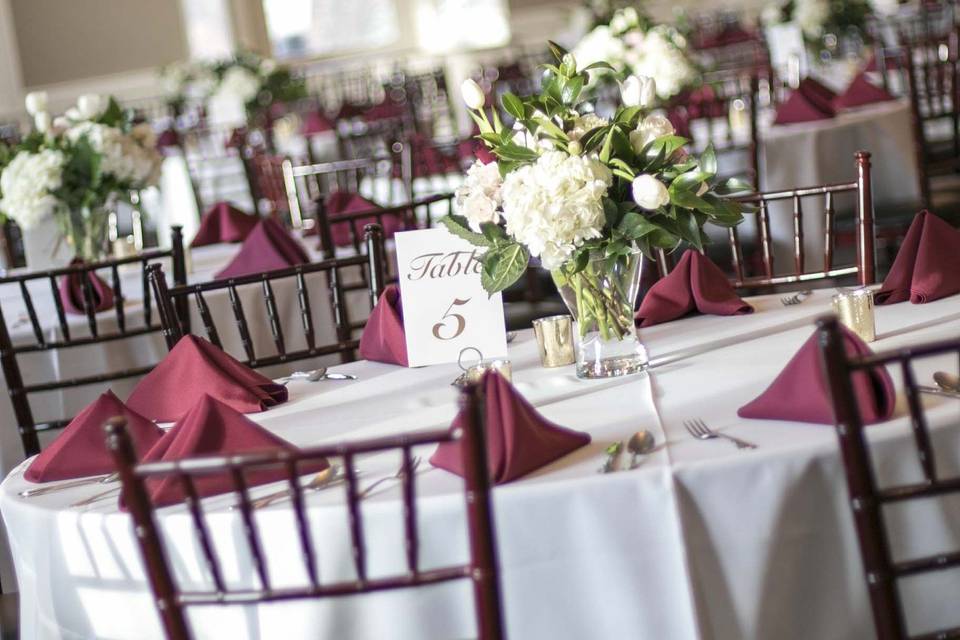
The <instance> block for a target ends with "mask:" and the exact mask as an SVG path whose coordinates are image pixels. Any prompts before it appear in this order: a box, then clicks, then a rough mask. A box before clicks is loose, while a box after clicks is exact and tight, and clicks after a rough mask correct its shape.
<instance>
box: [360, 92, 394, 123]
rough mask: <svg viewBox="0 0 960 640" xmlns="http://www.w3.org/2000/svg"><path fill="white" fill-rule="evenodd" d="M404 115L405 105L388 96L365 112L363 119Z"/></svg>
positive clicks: (381, 118) (368, 120)
mask: <svg viewBox="0 0 960 640" xmlns="http://www.w3.org/2000/svg"><path fill="white" fill-rule="evenodd" d="M403 115H404V109H403V105H402V104H400V103H397V102H394V101H393V100H391V99H390V98H386V99H384V100H383V102H381V103H379V104H375V105H373V106H372V107H370V108H369V109H366V110H365V111H364V112H363V119H364V120H366V121H367V122H373V121H375V120H390V119H392V118H399V117H401V116H403Z"/></svg>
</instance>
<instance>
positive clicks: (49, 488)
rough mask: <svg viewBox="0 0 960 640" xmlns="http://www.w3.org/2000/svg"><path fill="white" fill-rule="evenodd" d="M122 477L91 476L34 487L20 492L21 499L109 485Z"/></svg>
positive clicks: (112, 475)
mask: <svg viewBox="0 0 960 640" xmlns="http://www.w3.org/2000/svg"><path fill="white" fill-rule="evenodd" d="M119 478H120V476H119V475H118V474H116V473H111V474H109V475H100V476H91V477H89V478H78V479H76V480H67V481H65V482H58V483H57V484H51V485H44V486H42V487H34V488H32V489H24V490H23V491H21V492H20V494H19V495H20V497H21V498H33V497H36V496H44V495H47V494H48V493H56V492H57V491H64V490H66V489H73V488H74V487H82V486H85V485H88V484H109V483H111V482H116V481H117V480H119Z"/></svg>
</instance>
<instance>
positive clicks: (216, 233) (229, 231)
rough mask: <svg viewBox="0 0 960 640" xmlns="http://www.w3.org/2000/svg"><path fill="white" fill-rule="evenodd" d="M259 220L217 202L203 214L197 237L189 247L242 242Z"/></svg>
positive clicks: (226, 204) (228, 205)
mask: <svg viewBox="0 0 960 640" xmlns="http://www.w3.org/2000/svg"><path fill="white" fill-rule="evenodd" d="M259 220H260V218H259V217H257V216H255V215H250V214H249V213H246V212H244V211H241V210H240V209H237V208H236V207H234V206H233V205H232V204H230V203H229V202H224V201H221V202H218V203H216V204H215V205H213V206H212V207H210V208H209V209H207V211H206V213H204V214H203V219H202V220H200V228H199V229H198V230H197V235H195V236H194V237H193V241H192V242H191V243H190V246H191V247H203V246H206V245H209V244H218V243H221V242H243V241H244V240H245V239H246V237H247V236H248V235H250V232H251V231H253V228H254V227H256V226H257V222H258V221H259Z"/></svg>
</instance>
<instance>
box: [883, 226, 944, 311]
mask: <svg viewBox="0 0 960 640" xmlns="http://www.w3.org/2000/svg"><path fill="white" fill-rule="evenodd" d="M955 293H960V231H957V230H956V229H954V228H953V227H951V226H950V225H949V224H948V223H947V222H946V221H945V220H943V218H940V217H937V216H935V215H933V214H932V213H930V212H929V211H921V212H920V213H918V214H917V216H916V217H915V218H914V219H913V222H912V223H911V224H910V229H909V230H908V231H907V235H906V237H905V238H904V239H903V244H902V245H901V246H900V251H898V252H897V258H896V259H895V260H894V261H893V266H892V267H890V273H889V274H887V279H886V280H884V281H883V286H882V287H881V288H880V290H879V291H877V293H876V294H875V295H874V297H873V299H874V300H875V301H876V303H877V304H894V303H896V302H904V301H906V300H909V301H910V302H912V303H914V304H923V303H924V302H932V301H934V300H939V299H940V298H945V297H947V296H952V295H953V294H955Z"/></svg>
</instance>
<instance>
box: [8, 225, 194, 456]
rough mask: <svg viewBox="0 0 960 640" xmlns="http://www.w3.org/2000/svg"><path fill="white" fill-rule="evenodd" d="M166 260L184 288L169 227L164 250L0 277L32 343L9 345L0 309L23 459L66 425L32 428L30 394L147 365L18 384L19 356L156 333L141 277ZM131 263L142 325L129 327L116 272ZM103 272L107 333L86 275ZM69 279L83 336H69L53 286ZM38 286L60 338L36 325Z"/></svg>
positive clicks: (120, 375) (178, 242) (176, 238)
mask: <svg viewBox="0 0 960 640" xmlns="http://www.w3.org/2000/svg"><path fill="white" fill-rule="evenodd" d="M168 259H169V260H170V261H171V263H172V271H173V273H172V275H173V281H174V283H175V284H177V285H182V284H185V283H186V273H187V271H186V267H185V263H184V255H183V237H182V235H181V233H180V227H173V231H172V247H171V248H170V249H166V250H160V249H154V250H149V251H144V252H143V253H141V254H139V255H136V256H129V257H126V258H112V259H109V260H104V261H102V262H91V263H85V264H79V265H71V266H68V267H63V268H61V269H49V270H43V271H33V272H29V273H22V274H17V275H10V276H5V277H2V278H0V286H2V285H8V284H10V285H15V286H17V287H18V288H19V290H20V296H21V299H22V301H23V304H24V307H25V308H26V313H27V317H28V321H29V323H30V327H31V329H32V332H33V338H34V341H33V342H26V343H17V344H15V343H14V341H13V339H12V338H11V336H10V330H9V328H8V325H7V321H6V318H5V317H4V309H3V308H2V307H0V367H2V369H3V374H4V377H5V378H6V382H7V391H8V393H9V394H10V402H11V404H12V405H13V412H14V415H15V416H16V420H17V428H18V429H19V431H20V439H21V440H22V441H23V448H24V451H25V452H26V455H27V456H31V455H33V454H35V453H39V451H40V440H39V438H38V435H37V434H38V433H41V432H44V431H51V430H54V429H60V428H62V427H64V426H66V425H67V424H68V423H69V420H66V419H64V420H53V421H49V422H44V423H40V424H38V423H37V422H36V421H35V420H34V417H33V411H32V409H31V407H30V400H29V396H30V395H31V394H38V393H44V392H50V391H57V390H61V389H69V388H74V387H83V386H88V385H95V384H101V383H106V382H111V381H114V380H121V379H124V378H134V377H137V376H142V375H144V374H146V373H147V372H149V371H150V370H151V369H152V368H153V366H152V365H151V366H147V367H136V368H133V369H126V370H122V371H108V372H103V373H96V374H90V375H86V376H79V377H75V378H70V379H65V380H51V381H49V382H40V383H34V384H26V383H24V379H23V375H22V372H21V366H20V363H19V360H18V358H19V357H20V356H23V355H25V354H35V353H39V352H44V351H52V350H55V349H70V348H74V347H83V346H89V345H93V344H107V343H110V342H115V341H117V340H126V339H132V338H136V337H138V336H143V335H147V334H151V333H157V332H159V331H161V325H160V324H159V323H158V322H156V321H155V318H154V315H153V304H152V300H153V299H152V297H151V295H150V285H149V282H148V277H147V274H148V272H149V270H150V268H151V267H152V266H153V265H155V264H156V265H157V266H158V267H159V261H162V260H168ZM136 263H140V268H141V274H142V277H141V283H142V287H143V316H144V318H143V324H139V323H137V325H136V326H130V325H129V324H128V319H127V314H126V311H125V310H124V296H123V290H122V288H121V280H120V268H121V267H123V266H124V265H129V264H136ZM108 269H109V271H110V274H111V282H110V286H111V288H112V289H113V295H114V314H113V317H114V319H115V322H116V329H114V328H112V327H110V328H109V330H104V329H103V328H102V327H101V326H100V324H99V323H98V319H97V313H96V312H95V310H94V308H95V302H94V295H95V294H94V291H93V286H92V285H91V283H90V279H89V277H88V274H90V273H93V272H95V271H99V270H108ZM69 276H78V277H79V279H80V283H81V288H82V292H83V301H82V302H83V311H84V315H85V316H86V328H87V332H88V333H89V335H74V333H75V332H73V330H72V329H71V327H70V324H69V322H68V321H67V315H66V313H65V311H64V305H63V302H62V301H61V299H60V295H59V285H60V278H63V277H69ZM43 281H46V282H48V283H49V286H50V293H51V295H52V297H53V302H54V307H55V309H56V320H57V328H58V329H59V333H60V335H59V336H58V337H55V338H51V337H50V333H49V331H48V330H47V328H45V327H44V326H43V324H41V319H40V317H39V315H38V313H37V310H36V305H35V304H34V295H35V294H34V293H33V292H31V291H30V286H29V285H30V284H31V283H34V282H36V283H42V282H43ZM157 306H158V307H159V306H160V301H159V300H158V301H157ZM102 313H103V314H106V313H107V312H106V311H104V312H102Z"/></svg>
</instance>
